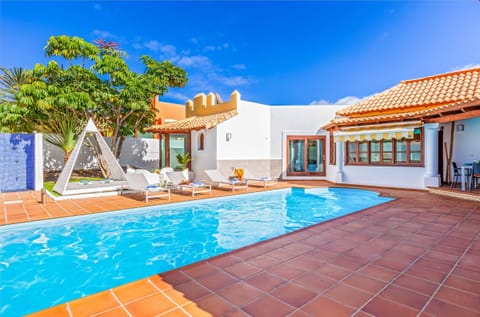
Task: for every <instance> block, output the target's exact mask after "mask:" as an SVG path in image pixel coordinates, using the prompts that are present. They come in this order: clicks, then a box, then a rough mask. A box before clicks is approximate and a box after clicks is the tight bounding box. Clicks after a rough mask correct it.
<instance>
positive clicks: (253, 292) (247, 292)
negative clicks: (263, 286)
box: [217, 282, 263, 307]
mask: <svg viewBox="0 0 480 317" xmlns="http://www.w3.org/2000/svg"><path fill="white" fill-rule="evenodd" d="M217 294H218V295H220V296H222V297H224V298H226V299H227V300H228V301H230V302H231V303H233V304H235V305H237V306H239V307H242V306H245V305H246V304H248V303H250V302H252V301H253V300H254V299H256V298H258V297H260V296H261V295H263V292H262V291H260V290H259V289H258V288H256V287H253V286H251V285H249V284H247V283H244V282H238V283H235V284H232V285H231V286H228V287H225V288H224V289H222V290H220V291H219V292H218V293H217Z"/></svg>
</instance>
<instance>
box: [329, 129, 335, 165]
mask: <svg viewBox="0 0 480 317" xmlns="http://www.w3.org/2000/svg"><path fill="white" fill-rule="evenodd" d="M329 162H330V165H337V142H335V139H334V137H333V135H331V134H330V160H329Z"/></svg>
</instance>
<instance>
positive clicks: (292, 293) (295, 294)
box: [270, 283, 316, 307]
mask: <svg viewBox="0 0 480 317" xmlns="http://www.w3.org/2000/svg"><path fill="white" fill-rule="evenodd" d="M270 294H271V295H272V296H275V297H277V298H279V299H281V300H282V301H284V302H286V303H288V304H289V305H291V306H293V307H300V306H302V305H303V304H305V303H306V302H308V301H309V300H311V299H312V298H314V297H315V296H316V293H315V292H312V291H310V290H307V289H305V288H303V287H300V286H298V285H295V284H292V283H288V284H285V285H282V286H280V287H279V288H277V289H275V290H274V291H273V292H271V293H270Z"/></svg>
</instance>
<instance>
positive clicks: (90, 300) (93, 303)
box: [68, 291, 120, 316]
mask: <svg viewBox="0 0 480 317" xmlns="http://www.w3.org/2000/svg"><path fill="white" fill-rule="evenodd" d="M119 305H120V303H118V302H117V300H116V299H115V298H114V297H113V295H112V294H111V293H110V292H109V291H105V292H101V293H98V294H94V295H91V296H87V297H84V298H80V299H77V300H74V301H72V302H69V303H68V306H69V307H70V311H71V312H72V314H73V315H74V316H76V315H78V316H89V315H93V314H96V313H101V312H104V311H106V310H109V309H112V308H114V307H117V306H119Z"/></svg>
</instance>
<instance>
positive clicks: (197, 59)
mask: <svg viewBox="0 0 480 317" xmlns="http://www.w3.org/2000/svg"><path fill="white" fill-rule="evenodd" d="M177 64H178V65H179V66H180V67H192V68H199V69H202V70H204V71H206V70H210V69H211V68H212V62H211V61H210V59H209V58H208V57H206V56H201V55H195V56H183V57H181V58H180V59H179V60H178V62H177Z"/></svg>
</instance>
